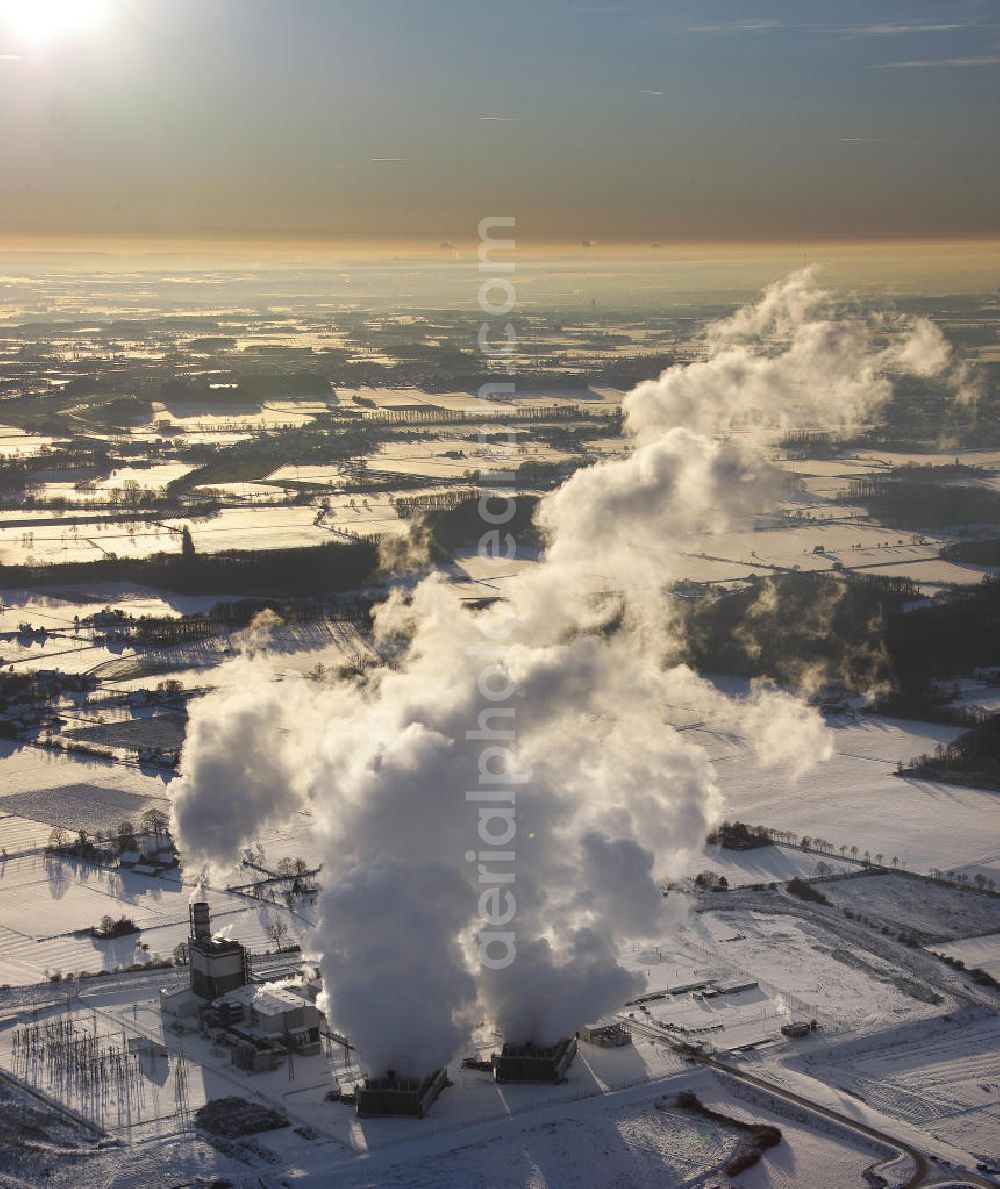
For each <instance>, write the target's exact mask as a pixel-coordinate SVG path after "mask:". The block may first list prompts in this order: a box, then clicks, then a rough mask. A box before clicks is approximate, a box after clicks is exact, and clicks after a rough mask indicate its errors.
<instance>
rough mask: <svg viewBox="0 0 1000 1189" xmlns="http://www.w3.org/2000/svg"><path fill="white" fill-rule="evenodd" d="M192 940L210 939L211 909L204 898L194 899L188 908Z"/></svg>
mask: <svg viewBox="0 0 1000 1189" xmlns="http://www.w3.org/2000/svg"><path fill="white" fill-rule="evenodd" d="M189 917H190V921H191V939H192V941H211V940H212V910H211V909H210V908H209V907H208V905H207V904H206V903H205V901H204V900H196V901H195V902H194V903H193V904H192V905H191V908H190V912H189Z"/></svg>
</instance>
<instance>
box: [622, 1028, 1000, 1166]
mask: <svg viewBox="0 0 1000 1189" xmlns="http://www.w3.org/2000/svg"><path fill="white" fill-rule="evenodd" d="M628 1023H629V1024H630V1025H631V1026H632V1028H633V1029H635V1030H636V1031H638V1032H641V1033H643V1034H644V1035H645V1036H647V1037H649V1038H650V1039H651V1040H656V1041H660V1042H661V1043H663V1044H669V1045H671V1047H673V1048H676V1049H679V1050H680V1051H682V1052H684V1053H685V1056H692V1057H693V1059H694V1060H695V1061H696V1062H697V1063H698V1064H701V1065H708V1066H711V1067H712V1068H713V1069H715V1070H718V1071H719V1072H720V1073H723V1074H726V1075H727V1076H728V1077H731V1078H735V1079H737V1080H738V1081H741V1082H746V1083H747V1084H748V1085H751V1086H756V1087H757V1088H758V1089H760V1090H765V1091H766V1092H767V1093H768V1094H773V1095H774V1096H775V1097H776V1098H783V1099H785V1100H786V1101H787V1102H794V1103H795V1104H796V1105H797V1106H802V1107H805V1108H806V1109H807V1110H810V1111H815V1113H816V1114H818V1115H824V1116H825V1117H826V1118H827V1119H831V1120H833V1122H835V1123H839V1124H840V1125H841V1126H843V1127H847V1128H848V1129H850V1130H852V1131H857V1132H860V1133H861V1134H862V1135H867V1136H869V1137H870V1138H871V1139H876V1140H878V1141H879V1142H880V1143H883V1144H887V1145H888V1146H889V1147H891V1148H897V1149H898V1150H899V1151H901V1152H904V1153H905V1154H906V1155H907V1156H909V1157H910V1159H911V1160H912V1161H913V1164H914V1172H913V1175H912V1176H911V1177H910V1179H909V1180H908V1181H906V1182H905V1184H904V1185H903V1186H901V1189H931V1187H932V1186H934V1185H940V1186H945V1185H956V1184H962V1185H982V1186H984V1189H996V1186H997V1183H996V1181H992V1180H987V1179H986V1178H985V1177H983V1176H980V1175H979V1174H978V1173H973V1172H965V1171H961V1172H957V1173H956V1175H955V1176H948V1177H944V1178H942V1177H941V1176H940V1174H939V1173H937V1171H936V1170H935V1169H934V1166H933V1165H932V1164H931V1161H930V1160H929V1159H928V1158H927V1156H926V1155H925V1154H924V1153H923V1152H922V1151H921V1150H920V1149H919V1148H915V1147H914V1146H913V1145H912V1144H910V1143H907V1142H906V1141H905V1140H901V1139H898V1138H897V1137H896V1136H894V1135H889V1134H888V1132H885V1131H880V1130H878V1128H875V1127H869V1126H868V1125H867V1124H866V1123H860V1122H859V1121H858V1120H857V1119H852V1118H851V1117H850V1116H849V1115H844V1114H841V1113H840V1112H839V1111H835V1110H832V1109H831V1108H830V1107H827V1106H821V1105H820V1104H819V1103H817V1102H813V1101H812V1100H811V1099H809V1098H805V1097H803V1096H802V1095H801V1094H796V1093H795V1092H794V1091H793V1090H787V1089H786V1088H785V1087H784V1086H778V1085H775V1084H774V1083H773V1082H768V1081H766V1080H765V1079H764V1078H759V1077H756V1076H755V1075H754V1074H752V1073H747V1072H746V1070H743V1069H734V1068H733V1067H732V1066H731V1065H726V1064H725V1063H724V1062H722V1061H720V1060H718V1059H717V1058H715V1057H704V1056H697V1055H694V1054H690V1053H688V1052H687V1051H686V1050H685V1049H684V1046H683V1045H682V1044H680V1043H678V1042H676V1041H675V1040H674V1039H673V1038H672V1037H670V1036H668V1035H665V1034H663V1033H661V1032H659V1031H658V1030H657V1029H655V1028H650V1027H648V1026H644V1025H643V1024H642V1022H641V1021H638V1020H635V1019H631V1020H629V1021H628ZM932 1177H933V1179H931V1178H932Z"/></svg>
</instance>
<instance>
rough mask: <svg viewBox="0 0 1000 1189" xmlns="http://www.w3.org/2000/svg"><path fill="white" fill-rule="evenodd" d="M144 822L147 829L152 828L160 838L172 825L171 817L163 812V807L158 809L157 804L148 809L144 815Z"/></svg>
mask: <svg viewBox="0 0 1000 1189" xmlns="http://www.w3.org/2000/svg"><path fill="white" fill-rule="evenodd" d="M142 824H143V825H144V826H145V827H146V829H147V830H152V831H153V834H154V835H155V836H156V837H157V838H159V836H160V835H161V834H162V833H164V832H165V831H166V829H167V827H168V826H169V825H170V818H169V817H167V815H166V814H165V813H164V812H163V810H162V809H157V808H156V807H155V806H154V807H153V808H151V809H147V810H146V812H145V813H144V814H143V815H142Z"/></svg>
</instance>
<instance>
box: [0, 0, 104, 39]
mask: <svg viewBox="0 0 1000 1189" xmlns="http://www.w3.org/2000/svg"><path fill="white" fill-rule="evenodd" d="M106 14H107V3H106V0H0V21H2V24H3V26H4V27H5V28H6V29H7V30H8V31H9V32H10V33H12V34H13V35H14V36H15V37H19V38H21V39H22V40H24V41H26V42H30V43H32V44H36V45H37V44H39V43H43V42H47V41H53V40H55V39H57V38H62V37H66V36H69V35H72V34H74V33H84V32H88V31H90V30H92V29H95V28H96V27H98V26H99V25H100V24H101V22H102V21H103V19H104V17H105V16H106Z"/></svg>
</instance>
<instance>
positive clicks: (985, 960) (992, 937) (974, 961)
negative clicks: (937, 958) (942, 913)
mask: <svg viewBox="0 0 1000 1189" xmlns="http://www.w3.org/2000/svg"><path fill="white" fill-rule="evenodd" d="M933 949H934V952H935V953H936V954H947V955H948V957H950V958H957V959H958V960H959V961H960V962H964V963H965V965H966V967H967V968H968V969H969V970H976V969H978V970H985V971H986V972H987V974H992V975H993V977H994V978H996V979H1000V933H990V934H987V935H986V936H983V937H968V938H966V939H965V940H964V941H950V942H947V943H946V944H945V945H939V944H935V945H934V946H933Z"/></svg>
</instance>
